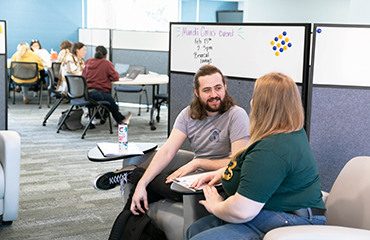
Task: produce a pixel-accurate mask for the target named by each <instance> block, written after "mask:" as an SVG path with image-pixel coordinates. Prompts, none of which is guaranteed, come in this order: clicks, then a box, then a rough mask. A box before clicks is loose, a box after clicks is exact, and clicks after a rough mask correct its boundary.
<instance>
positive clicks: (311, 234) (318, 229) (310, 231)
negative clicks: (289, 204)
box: [263, 225, 370, 240]
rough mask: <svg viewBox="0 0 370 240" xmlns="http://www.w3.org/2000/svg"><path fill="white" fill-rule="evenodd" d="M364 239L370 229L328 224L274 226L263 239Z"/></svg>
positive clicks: (368, 236) (368, 235)
mask: <svg viewBox="0 0 370 240" xmlns="http://www.w3.org/2000/svg"><path fill="white" fill-rule="evenodd" d="M328 239H335V240H348V239H356V240H365V239H370V231H369V230H363V229H357V228H349V227H339V226H329V225H302V226H289V227H281V228H276V229H273V230H271V231H270V232H268V233H267V234H266V235H265V237H264V238H263V240H328Z"/></svg>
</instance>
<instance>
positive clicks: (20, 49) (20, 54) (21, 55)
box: [11, 43, 44, 104]
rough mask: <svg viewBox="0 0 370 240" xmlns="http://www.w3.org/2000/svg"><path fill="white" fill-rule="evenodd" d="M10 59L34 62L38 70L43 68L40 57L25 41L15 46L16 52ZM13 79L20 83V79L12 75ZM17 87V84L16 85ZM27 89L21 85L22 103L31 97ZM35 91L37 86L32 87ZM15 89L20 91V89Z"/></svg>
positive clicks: (29, 100) (28, 100)
mask: <svg viewBox="0 0 370 240" xmlns="http://www.w3.org/2000/svg"><path fill="white" fill-rule="evenodd" d="M11 61H12V62H14V61H17V62H36V63H37V67H38V70H39V71H43V70H44V65H43V63H42V60H41V58H40V57H39V56H38V55H37V54H36V53H34V52H32V51H31V49H30V46H29V45H28V44H27V43H20V44H18V46H17V52H16V53H14V55H13V56H12V58H11ZM12 79H13V80H16V81H17V82H19V83H22V81H23V80H22V79H15V78H13V77H12ZM17 87H18V88H19V86H17ZM28 90H29V86H22V93H23V103H24V104H27V103H29V102H31V99H29V98H28ZM34 90H35V91H37V90H38V86H37V88H36V86H35V88H34ZM15 91H17V92H20V89H19V90H17V89H15Z"/></svg>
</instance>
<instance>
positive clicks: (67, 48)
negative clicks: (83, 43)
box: [57, 40, 73, 62]
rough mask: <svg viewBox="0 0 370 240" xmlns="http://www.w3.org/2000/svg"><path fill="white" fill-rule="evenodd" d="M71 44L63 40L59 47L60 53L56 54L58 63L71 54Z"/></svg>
mask: <svg viewBox="0 0 370 240" xmlns="http://www.w3.org/2000/svg"><path fill="white" fill-rule="evenodd" d="M72 46H73V43H72V42H71V41H69V40H63V41H62V42H61V43H60V45H59V48H60V52H59V54H58V60H57V61H58V62H63V61H64V60H65V58H66V57H67V56H68V54H70V53H71V49H72Z"/></svg>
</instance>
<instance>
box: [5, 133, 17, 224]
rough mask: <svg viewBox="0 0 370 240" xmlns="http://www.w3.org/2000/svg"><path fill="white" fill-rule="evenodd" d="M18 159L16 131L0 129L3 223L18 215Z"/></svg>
mask: <svg viewBox="0 0 370 240" xmlns="http://www.w3.org/2000/svg"><path fill="white" fill-rule="evenodd" d="M20 159H21V140H20V137H19V135H18V133H16V132H13V131H0V216H1V217H2V223H3V224H4V225H8V224H12V222H13V221H14V220H16V219H17V217H18V203H19V173H20Z"/></svg>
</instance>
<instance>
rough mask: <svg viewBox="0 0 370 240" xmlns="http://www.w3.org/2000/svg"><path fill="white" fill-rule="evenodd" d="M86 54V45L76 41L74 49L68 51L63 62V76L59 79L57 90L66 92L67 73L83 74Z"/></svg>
mask: <svg viewBox="0 0 370 240" xmlns="http://www.w3.org/2000/svg"><path fill="white" fill-rule="evenodd" d="M85 54H86V46H85V44H83V43H82V42H75V43H74V44H73V46H72V50H71V52H70V53H68V54H67V55H66V57H65V59H64V60H63V61H62V64H61V67H60V69H61V78H60V79H59V81H58V85H57V91H60V92H65V89H66V85H67V84H66V82H65V81H66V80H65V77H64V76H65V75H66V74H74V75H81V73H82V70H83V68H84V67H85V61H84V57H85Z"/></svg>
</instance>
